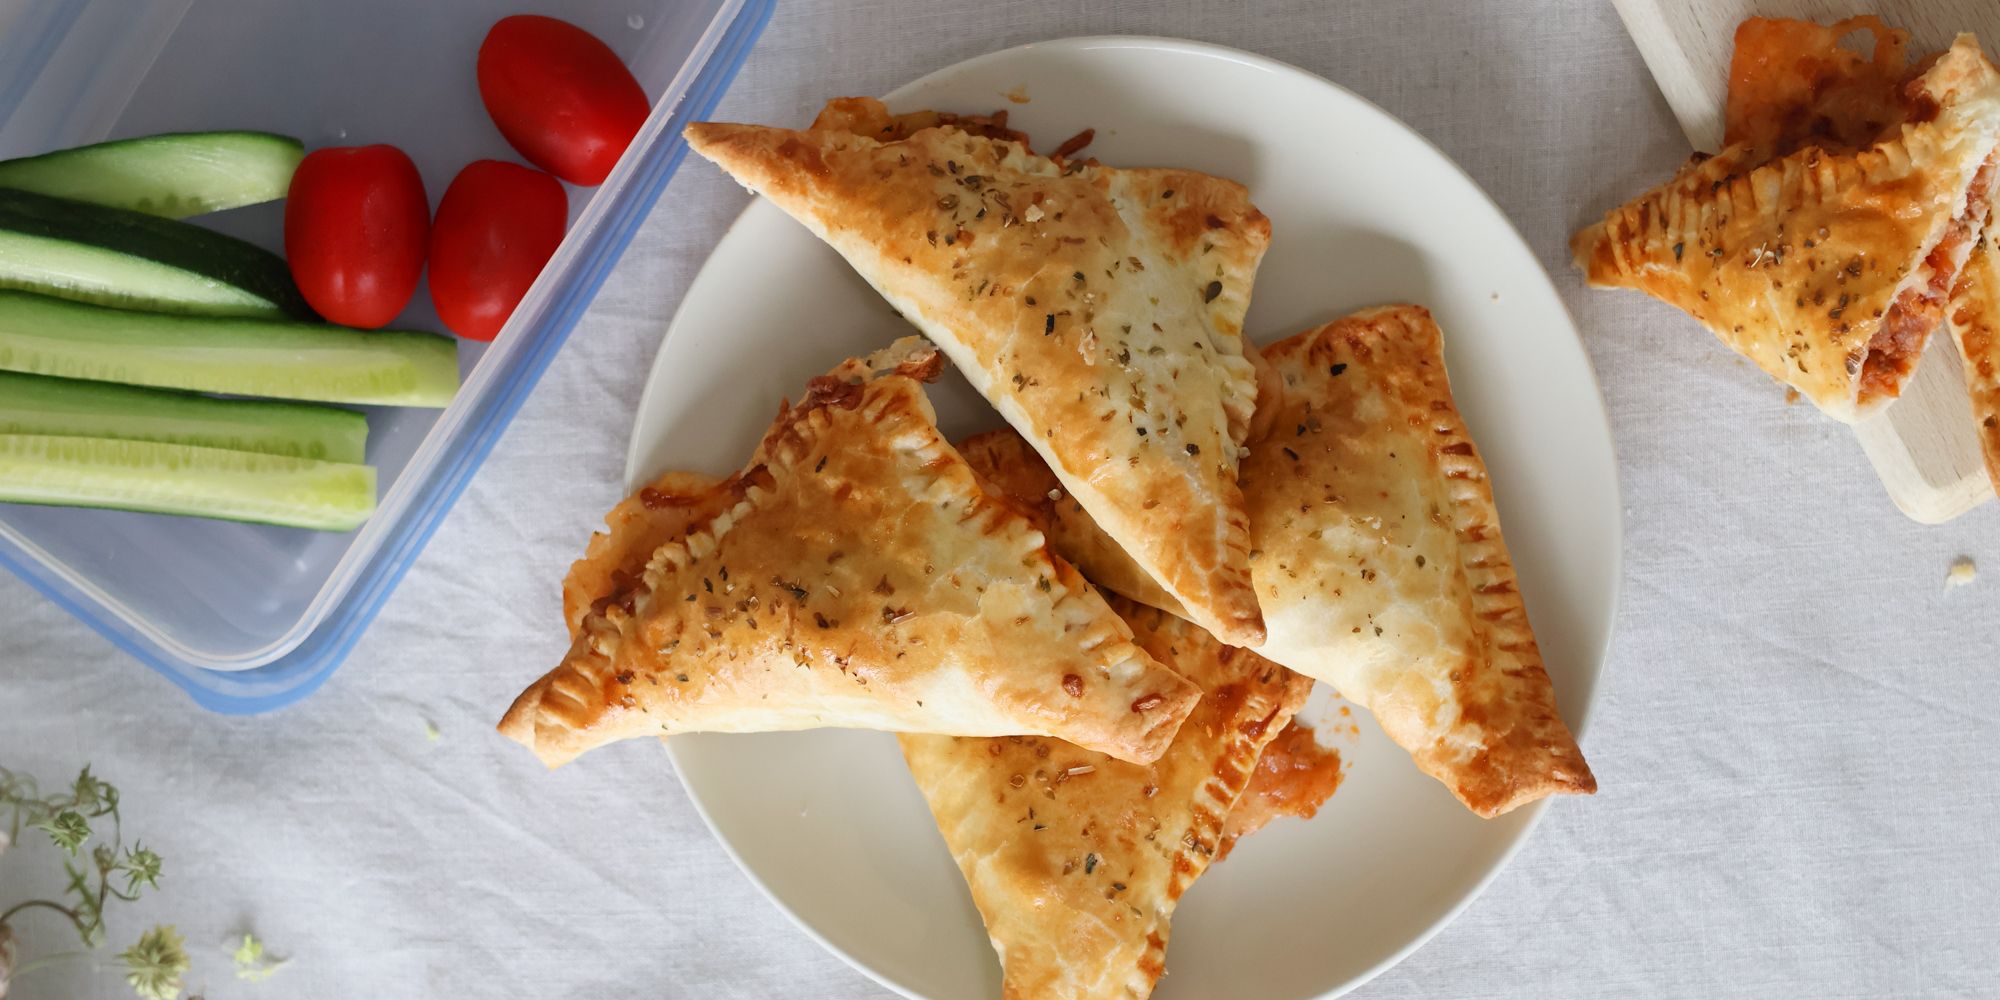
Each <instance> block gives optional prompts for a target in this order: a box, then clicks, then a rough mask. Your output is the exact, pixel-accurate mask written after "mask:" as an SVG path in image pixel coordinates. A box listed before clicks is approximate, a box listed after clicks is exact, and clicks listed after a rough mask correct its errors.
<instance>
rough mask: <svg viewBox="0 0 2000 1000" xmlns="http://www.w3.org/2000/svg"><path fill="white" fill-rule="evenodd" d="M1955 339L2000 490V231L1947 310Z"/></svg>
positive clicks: (1986, 242) (1975, 257)
mask: <svg viewBox="0 0 2000 1000" xmlns="http://www.w3.org/2000/svg"><path fill="white" fill-rule="evenodd" d="M1947 316H1948V317H1949V324H1948V325H1949V326H1950V327H1951V336H1952V340H1953V341H1955V342H1956V343H1957V345H1958V356H1959V358H1960V359H1961V360H1962V361H1964V363H1965V387H1966V390H1967V392H1968V393H1969V394H1970V395H1971V397H1972V422H1973V427H1974V430H1975V431H1976V432H1977V433H1978V435H1979V447H1980V450H1981V451H1982V452H1983V453H1984V454H1985V456H1986V475H1987V478H1988V479H1989V480H1990V481H1991V482H1992V483H1993V488H1994V490H1995V491H1996V492H2000V233H1993V232H1988V233H1987V234H1986V238H1985V239H1983V240H1981V241H1980V244H1979V247H1978V249H1976V250H1974V251H1973V253H1972V259H1971V260H1970V261H1969V262H1967V263H1966V265H1965V271H1964V273H1962V274H1960V275H1959V278H1958V288H1957V290H1956V291H1954V292H1953V293H1952V298H1951V307H1950V309H1949V310H1947Z"/></svg>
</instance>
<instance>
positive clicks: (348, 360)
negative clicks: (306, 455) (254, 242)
mask: <svg viewBox="0 0 2000 1000" xmlns="http://www.w3.org/2000/svg"><path fill="white" fill-rule="evenodd" d="M356 369H359V370H356ZM0 370H5V371H17V372H24V373H27V374H31V375H52V376H57V377H62V378H76V379H86V380H91V381H99V382H122V383H125V384H128V385H147V386H154V387H156V388H166V389H188V390H193V391H197V392H220V393H229V394H232V395H241V396H264V397H274V398H279V399H297V400H311V401H317V402H327V403H357V404H364V405H378V406H420V407H442V406H444V405H446V404H447V403H449V402H451V398H452V396H453V395H454V394H456V392H457V390H458V345H457V342H456V341H454V340H452V339H451V338H449V337H441V336H438V335H437V334H434V333H414V332H408V331H401V330H353V329H349V328H347V327H343V326H331V325H328V324H324V323H292V322H285V321H279V320H261V319H241V318H232V317H218V316H184V315H180V314H176V313H142V312H134V311H131V310H126V309H111V308H107V307H104V306H94V305H88V304H85V303H80V302H71V301H69V300H66V299H56V298H50V297H48V296H44V295H33V294H29V293H27V292H18V291H0ZM385 381H386V382H389V383H391V384H390V385H389V386H387V387H384V386H383V385H381V384H380V383H383V382H385Z"/></svg>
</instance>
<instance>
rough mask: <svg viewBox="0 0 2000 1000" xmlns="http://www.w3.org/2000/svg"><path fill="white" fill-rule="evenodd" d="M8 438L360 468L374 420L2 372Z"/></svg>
mask: <svg viewBox="0 0 2000 1000" xmlns="http://www.w3.org/2000/svg"><path fill="white" fill-rule="evenodd" d="M0 434H35V435H47V436H57V437H87V438H119V439H122V440H126V441H157V442H159V443H161V444H186V445H195V446H197V447H202V448H223V449H227V450H230V451H255V452H262V453H263V454H266V455H284V456H288V457H291V458H310V459H315V460H319V461H325V462H350V463H358V462H361V461H362V460H363V458H364V456H365V454H366V451H367V445H368V420H367V418H366V417H363V416H362V415H361V414H359V413H356V412H354V411H353V410H340V409H335V408H333V407H331V406H309V405H306V404H304V403H271V402H265V401H262V400H252V399H211V398H209V397H207V396H195V395H190V394H188V393H183V392H167V391H164V390H160V389H141V388H138V387H136V386H129V385H112V384H110V383H108V382H78V381H74V380H72V379H66V378H47V377H44V376H41V375H20V374H16V373H14V372H0Z"/></svg>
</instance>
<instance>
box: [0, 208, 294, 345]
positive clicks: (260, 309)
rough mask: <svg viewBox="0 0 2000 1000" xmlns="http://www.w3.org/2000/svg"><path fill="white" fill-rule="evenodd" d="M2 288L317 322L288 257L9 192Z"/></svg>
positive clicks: (188, 227) (2, 223)
mask: <svg viewBox="0 0 2000 1000" xmlns="http://www.w3.org/2000/svg"><path fill="white" fill-rule="evenodd" d="M0 288H18V289H23V290H26V291H31V292H41V293H43V294H45V295H56V296H61V297H62V298H66V299H75V300H78V301H81V302H93V303H96V304H99V305H107V306H118V307H121V308H126V309H151V310H155V311H159V312H175V313H199V314H205V315H211V316H266V317H273V318H276V317H281V316H292V317H296V318H298V319H313V318H314V315H313V311H312V307H310V306H308V305H306V300H305V297H304V296H302V295H300V294H299V289H298V286H296V285H294V284H292V274H291V271H290V270H289V269H287V268H286V266H285V261H284V259H283V258H281V257H279V256H278V255H277V254H274V253H272V252H270V251H269V250H265V249H264V248H262V247H259V246H255V245H253V244H250V243H245V242H243V241H242V240H239V239H236V238H235V237H233V236H224V235H223V234H221V233H218V232H215V231H214V230H211V229H203V228H202V227H200V226H196V225H192V224H190V223H186V222H175V221H172V220H170V219H161V218H156V217H154V216H151V215H143V214H141V213H138V212H130V211H126V210H125V209H122V208H106V207H104V206H103V205H92V204H88V203H86V202H81V201H70V200H69V199H67V198H51V197H49V196H47V195H40V194H35V193H33V192H29V191H14V190H9V189H7V188H0Z"/></svg>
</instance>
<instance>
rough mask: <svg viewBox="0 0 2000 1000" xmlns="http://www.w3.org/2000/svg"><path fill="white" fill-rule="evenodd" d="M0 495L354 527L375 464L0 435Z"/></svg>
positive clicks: (363, 513)
mask: <svg viewBox="0 0 2000 1000" xmlns="http://www.w3.org/2000/svg"><path fill="white" fill-rule="evenodd" d="M0 501H5V502H11V503H33V504H57V505H61V506H66V507H110V508H116V509H119V510H137V511H146V512H149V513H155V514H187V515H193V516H196V517H214V518H223V519H226V520H231V521H257V522H261V523H264V524H279V525H285V526H288V527H294V528H316V529H319V530H322V531H350V530H352V529H354V528H356V527H358V526H359V525H360V524H361V522H363V521H365V520H367V519H368V515H369V514H371V513H373V512H374V509H375V470H374V469H372V468H369V467H368V466H365V465H352V464H348V463H344V462H315V461H310V460H307V459H300V458H286V457H283V456H280V455H260V454H257V453H255V452H246V451H225V450H223V449H220V448H197V447H194V446H191V445H183V444H161V443H159V442H156V441H119V440H115V439H111V438H83V437H52V436H48V435H38V434H0Z"/></svg>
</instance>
